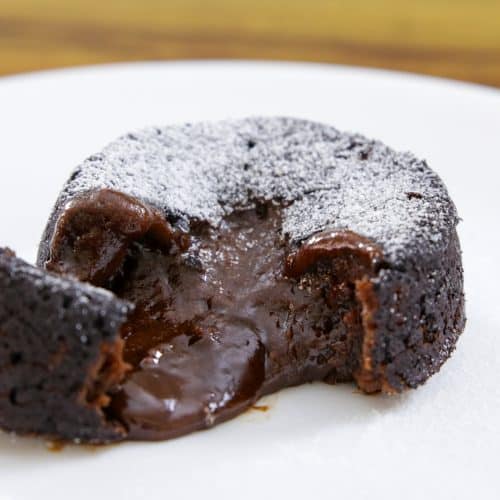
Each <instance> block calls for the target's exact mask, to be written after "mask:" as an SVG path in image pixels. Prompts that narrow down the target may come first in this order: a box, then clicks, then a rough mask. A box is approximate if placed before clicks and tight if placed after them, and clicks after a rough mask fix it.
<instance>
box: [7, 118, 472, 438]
mask: <svg viewBox="0 0 500 500" xmlns="http://www.w3.org/2000/svg"><path fill="white" fill-rule="evenodd" d="M122 196H123V197H124V198H123V199H124V200H125V202H124V203H125V205H123V206H129V207H139V209H138V210H139V212H137V213H144V214H149V215H148V218H146V219H147V220H146V219H144V220H143V221H142V222H140V225H141V224H142V225H144V228H146V229H147V231H149V229H148V228H150V226H151V224H152V222H151V221H152V220H153V219H154V220H155V221H159V220H160V219H161V218H162V217H163V218H164V222H165V224H166V225H165V228H164V229H163V230H162V231H163V234H165V235H166V236H165V238H167V239H168V237H169V236H168V235H169V234H171V235H178V234H191V233H192V232H193V230H194V229H193V228H197V227H198V228H199V227H202V226H204V225H205V226H207V227H210V228H211V229H210V231H213V232H214V233H215V234H217V232H218V231H219V228H220V227H222V226H221V225H223V224H227V223H228V221H230V220H233V219H231V218H234V217H236V218H237V217H239V216H238V214H240V213H241V214H245V213H248V211H252V210H255V209H256V208H257V209H258V210H260V208H259V207H266V206H272V207H279V210H278V211H279V214H278V215H277V217H279V224H278V222H276V224H278V226H276V227H279V232H278V239H279V243H273V245H275V244H276V245H277V246H276V247H272V245H271V246H270V248H280V249H281V250H280V252H281V251H282V253H283V255H285V256H287V258H286V259H283V265H285V260H286V266H285V267H288V269H285V274H286V275H287V276H285V278H286V279H291V280H292V281H291V282H290V283H292V288H293V287H297V288H298V289H300V290H303V287H305V288H307V287H308V286H309V285H310V284H311V283H314V287H316V289H319V288H318V287H320V288H321V286H324V285H325V283H326V282H325V283H323V284H321V276H324V277H325V280H327V282H328V283H327V285H328V286H330V280H333V281H332V283H333V284H334V286H335V287H337V289H336V292H335V293H338V294H339V296H340V297H341V299H339V302H338V303H337V299H336V298H335V299H334V300H333V303H334V304H337V305H339V307H340V309H339V310H337V311H335V307H336V306H335V307H334V306H331V304H330V306H329V307H333V309H331V311H332V318H333V321H334V325H335V326H334V327H332V329H331V331H330V333H329V334H328V332H326V333H327V334H328V335H330V337H328V335H326V337H322V340H317V338H316V337H317V336H316V337H315V336H314V335H313V334H312V333H311V332H309V333H308V334H307V335H305V337H303V338H298V339H297V338H292V337H290V338H288V337H283V338H281V337H280V338H279V339H278V340H276V339H277V338H275V339H274V341H273V340H272V339H271V341H270V342H269V339H268V340H267V341H263V342H264V345H265V349H266V354H265V356H266V375H265V380H266V381H265V383H263V385H262V386H261V387H260V389H259V388H257V389H256V390H255V393H252V394H253V395H252V396H251V397H249V398H247V400H245V404H246V405H247V406H248V404H249V402H251V401H252V398H253V397H258V396H259V395H262V394H265V393H268V392H272V391H273V390H276V389H279V388H280V387H284V386H286V385H294V384H297V383H301V382H304V381H307V380H326V381H328V382H341V381H348V380H354V381H355V382H356V383H357V385H358V386H359V387H360V388H361V389H362V390H363V391H365V392H376V391H384V392H386V393H394V392H400V391H403V390H405V389H407V388H414V387H417V386H418V385H420V384H422V383H424V382H425V381H426V380H427V379H428V378H429V377H430V376H431V375H432V374H434V373H435V372H437V371H438V370H439V368H440V367H441V366H442V364H443V363H444V362H445V361H446V360H447V359H448V357H449V356H450V354H451V352H452V351H453V349H454V347H455V344H456V342H457V339H458V337H459V335H460V333H461V332H462V330H463V328H464V324H465V314H464V295H463V270H462V264H461V252H460V246H459V241H458V236H457V232H456V225H457V223H458V216H457V213H456V209H455V206H454V204H453V202H452V200H451V199H450V197H449V195H448V193H447V190H446V188H445V186H444V184H443V183H442V181H441V180H440V179H439V177H438V176H437V175H436V174H435V173H434V172H433V171H432V170H431V169H430V168H429V167H428V166H427V164H426V163H425V162H424V161H421V160H418V159H416V158H415V157H414V156H413V155H411V154H409V153H398V152H395V151H393V150H391V149H390V148H388V147H387V146H385V145H383V144H381V143H379V142H377V141H372V140H369V139H366V138H364V137H362V136H359V135H356V134H349V133H342V132H339V131H337V130H336V129H334V128H332V127H329V126H326V125H322V124H317V123H312V122H307V121H303V120H296V119H290V118H251V119H245V120H237V121H227V122H219V123H200V124H194V125H193V124H186V125H182V126H170V127H164V128H151V129H148V130H145V131H142V132H137V133H134V134H128V135H126V136H124V137H122V138H120V139H118V140H117V141H115V142H114V143H112V144H110V145H109V146H108V147H107V148H106V149H105V150H104V151H103V152H102V153H99V154H97V155H94V156H92V157H90V158H88V159H87V160H86V161H85V162H84V163H83V164H82V165H80V166H79V167H77V168H76V170H75V171H74V172H73V174H72V175H71V177H70V179H69V180H68V182H67V183H66V185H65V186H64V188H63V191H62V193H61V195H60V197H59V199H58V200H57V202H56V205H55V207H54V210H53V213H52V214H51V216H50V219H49V221H48V224H47V227H46V230H45V232H44V235H43V237H42V241H41V244H40V248H39V255H38V265H39V266H41V267H46V266H48V267H50V268H51V269H54V270H57V271H58V272H72V273H74V274H75V276H80V277H81V279H87V278H82V276H86V275H88V276H90V275H89V274H88V273H87V274H85V273H83V274H81V275H80V274H79V273H78V271H82V269H77V268H74V269H72V268H71V266H69V267H68V265H69V264H71V262H69V261H67V260H66V261H65V257H64V255H68V254H65V252H66V250H67V249H66V248H65V247H64V245H62V244H61V243H60V242H61V241H66V240H68V238H70V239H71V234H70V233H71V231H70V230H68V227H69V226H71V224H72V223H66V222H64V221H66V217H65V214H72V213H74V212H75V211H76V213H77V216H78V213H79V212H78V211H79V210H80V207H87V208H85V210H89V204H88V201H89V200H94V199H96V200H101V201H100V202H99V203H102V204H103V206H105V205H106V204H107V203H108V201H105V200H108V199H110V198H112V199H117V197H118V198H119V197H122ZM92 203H93V202H92ZM92 203H91V204H92ZM113 203H114V202H112V204H111V205H110V207H111V208H109V207H108V208H107V209H106V210H107V213H108V215H106V216H105V218H104V219H95V220H104V221H105V222H104V225H105V226H106V227H108V228H109V227H111V226H113V227H115V226H116V227H118V226H117V225H116V223H115V222H112V220H113V221H116V220H120V221H121V220H125V219H126V217H124V213H125V212H123V213H122V212H119V217H116V214H117V213H118V212H117V210H118V209H116V210H115V209H114V208H113V206H114V205H113ZM91 208H92V207H91ZM82 210H83V208H82ZM92 210H93V209H92ZM119 210H121V209H119ZM132 210H133V211H135V210H136V208H132ZM273 210H274V208H273V209H272V210H271V212H272V211H273ZM103 213H104V212H102V213H101V215H102V214H103ZM110 213H113V214H115V215H112V219H110V217H111V216H110V215H109V214H110ZM151 214H153V215H154V217H153V218H151ZM101 215H100V216H99V217H101ZM71 217H73V215H71ZM141 217H142V216H141ZM244 217H246V216H245V215H244ZM89 220H90V219H89ZM252 220H253V219H252ZM276 221H278V219H276ZM233 222H234V221H233ZM120 224H123V222H120ZM238 224H240V222H238ZM238 224H236V225H235V227H237V228H239V227H242V226H240V225H238ZM258 224H260V222H259V223H258ZM273 224H274V223H273ZM159 225H161V224H160V222H155V223H154V227H159ZM65 226H68V227H65ZM141 227H142V226H141ZM262 227H263V226H262ZM273 227H275V226H273ZM134 230H135V226H134ZM113 231H115V229H113ZM117 231H121V230H120V229H117ZM129 232H130V231H129ZM195 232H196V231H195ZM156 233H158V230H156ZM156 233H155V234H156ZM61 235H62V236H61ZM68 235H69V236H68ZM110 235H111V240H113V241H120V242H122V243H123V242H126V245H129V243H130V242H129V240H128V239H127V238H128V236H127V238H124V234H119V233H116V232H111V233H110ZM108 236H109V235H108ZM115 237H118V240H116V238H115ZM155 237H156V236H155ZM228 241H229V243H230V244H233V242H232V240H231V238H229V239H228ZM122 243H120V244H122ZM199 243H200V244H201V245H202V246H203V245H205V244H206V241H205V240H203V238H202V239H201V240H200V242H199ZM229 243H228V244H229ZM253 243H255V242H253ZM140 244H141V245H142V244H143V243H140ZM122 246H123V252H122V250H120V252H122V255H125V253H126V252H128V251H129V250H128V249H127V248H126V247H125V245H122ZM120 248H122V247H120ZM150 250H151V249H150ZM150 250H148V251H150ZM70 251H72V250H71V248H70ZM181 253H182V252H181ZM188 254H189V252H188ZM188 254H186V255H187V256H188V257H187V258H188V259H189V258H193V255H191V257H189V255H188ZM279 255H280V256H282V254H281V253H280V254H279ZM181 257H182V256H181ZM194 257H195V260H196V259H198V257H197V256H196V255H194ZM182 258H184V257H182ZM182 258H180V257H179V259H180V260H179V262H182ZM280 258H281V257H280ZM77 260H78V259H77ZM162 262H163V261H162ZM169 262H170V261H169ZM186 262H187V260H186ZM148 265H149V264H148ZM169 265H170V264H169ZM176 265H177V264H176ZM182 265H184V264H182ZM200 265H202V264H200ZM210 265H211V264H210ZM58 266H59V267H58ZM278 267H279V266H278ZM351 268H353V269H354V268H355V271H351V270H350V269H351ZM221 273H222V274H223V270H222V271H221ZM321 273H324V274H321ZM335 275H336V278H335ZM339 276H340V277H341V278H342V276H343V278H342V279H340V278H339ZM55 279H56V278H55ZM106 279H107V278H106ZM294 280H295V281H294ZM339 280H340V281H339ZM342 280H344V281H345V283H342ZM90 281H92V280H90ZM93 282H94V283H97V282H95V281H93ZM104 282H105V280H104V281H102V285H103V286H105V283H104ZM73 283H74V282H73ZM98 284H99V285H100V284H101V283H100V282H99V283H98ZM16 286H18V285H16ZM75 286H77V285H75ZM280 286H283V287H284V288H283V290H285V292H286V290H287V288H286V287H285V285H283V284H281V285H280ZM287 286H288V285H287ZM2 288H4V286H3V285H2ZM92 290H96V289H95V288H93V289H92ZM298 293H299V295H300V293H301V292H298ZM343 294H346V295H345V296H344V295H343ZM120 296H121V295H120ZM311 296H314V295H311ZM319 296H320V295H318V296H317V297H319ZM108 297H110V298H109V302H108V304H109V307H110V308H111V309H113V308H114V307H117V304H120V302H118V301H117V300H118V299H113V296H112V295H109V294H108ZM342 297H344V298H343V299H342ZM290 300H291V302H290V303H292V302H293V300H292V299H290ZM294 300H296V299H294ZM315 300H316V299H315ZM321 300H322V299H321ZM19 307H20V309H19V311H21V310H23V307H25V305H24V304H22V303H21V304H20V306H19ZM54 307H55V309H54V311H55V310H56V306H54ZM325 307H326V306H325ZM318 309H320V310H321V307H319V308H318ZM329 311H330V310H328V309H324V310H323V312H322V313H324V314H329ZM123 314H125V312H123ZM273 314H274V312H273ZM315 314H316V313H315ZM317 316H319V313H318V314H317ZM304 318H305V321H306V322H307V321H309V319H308V317H307V316H304ZM0 319H1V318H0ZM3 321H5V320H2V321H0V331H1V330H2V329H3V331H4V332H5V333H6V334H5V335H4V337H6V338H10V335H11V334H10V333H9V332H7V330H6V328H5V327H4V326H3ZM72 321H73V323H74V322H75V321H78V318H77V316H75V317H74V318H72ZM122 321H124V317H123V316H122ZM70 323H71V322H69V323H68V322H67V324H70ZM329 328H330V327H329ZM113 331H114V335H115V336H116V329H115V330H113ZM313 333H314V332H313ZM323 333H325V332H323ZM323 333H322V335H323ZM34 334H35V333H34V332H31V333H30V332H26V333H25V335H26V340H23V342H29V338H31V336H33V335H34ZM65 335H70V333H69V332H68V333H65V334H62V336H63V337H64V336H65ZM252 335H253V334H252ZM308 335H309V337H308ZM96 338H97V337H96ZM252 338H253V336H252ZM346 339H347V340H346ZM261 340H262V339H261ZM266 342H267V343H266ZM97 344H99V341H97ZM101 344H102V342H101ZM189 345H191V344H189ZM196 345H197V346H201V345H202V344H201V343H200V344H196ZM318 346H319V347H318ZM16 348H17V347H16ZM6 349H7V351H8V353H9V356H10V355H11V353H12V352H14V351H13V348H12V346H10V345H8V346H7V348H6ZM197 349H198V347H197ZM200 349H201V347H200ZM273 349H276V352H278V353H279V354H278V356H277V358H275V359H274V358H273V356H272V354H273V352H272V350H273ZM315 349H316V351H314V350H315ZM318 349H319V350H318ZM339 349H340V350H339ZM345 350H348V352H347V354H346V353H345V352H344V351H345ZM7 351H6V352H7ZM312 352H315V356H313V357H311V353H312ZM283 353H286V355H285V354H283ZM290 353H293V355H292V356H290ZM297 353H298V354H297ZM339 353H340V354H339ZM95 356H97V354H96V352H94V358H92V359H93V360H94V361H93V362H94V365H95V362H96V361H95ZM259 356H260V351H259ZM68 359H69V356H68ZM77 359H78V357H77ZM294 360H295V361H294ZM299 360H300V363H301V364H302V365H303V366H302V368H303V369H302V370H299V371H297V370H294V367H291V368H292V369H291V370H288V371H287V369H286V368H287V365H290V364H293V363H294V362H297V363H299ZM311 360H312V361H311ZM346 360H347V361H346ZM342 363H345V364H344V365H342ZM94 365H92V364H88V365H78V368H75V369H76V370H77V371H78V370H79V371H80V372H81V373H80V379H81V380H83V379H85V380H86V377H87V376H88V373H89V370H90V369H91V366H94ZM68 369H69V368H68ZM20 373H22V372H20ZM273 373H274V375H273ZM0 380H1V379H0ZM108 389H109V388H108ZM42 392H43V389H42ZM108 392H109V391H108ZM101 393H102V394H103V395H104V396H106V391H101ZM40 397H42V396H40ZM45 397H47V398H49V399H50V398H51V397H53V396H52V395H50V394H45ZM73 401H74V400H73ZM80 402H81V401H80ZM103 406H105V405H103ZM243 407H244V405H243V406H242V407H241V408H243ZM75 411H76V410H75ZM100 411H101V410H100V409H99V411H98V412H97V416H98V417H96V412H95V410H94V411H93V413H92V412H91V413H92V415H93V416H94V418H97V420H94V421H93V423H89V427H88V432H87V434H86V435H85V436H78V437H79V438H80V439H83V440H94V441H108V440H112V439H120V434H119V432H118V431H117V427H116V424H113V425H111V424H110V423H109V422H108V421H104V420H103V419H102V413H99V412H100ZM238 411H242V410H241V409H239V410H238ZM2 412H3V410H2V407H0V425H1V426H3V427H6V428H12V427H9V425H11V424H10V422H11V420H12V417H11V416H9V417H7V418H6V417H4V420H2ZM4 415H5V412H4ZM99 418H100V419H101V420H99ZM217 418H218V417H214V420H210V422H211V423H210V424H206V425H205V424H204V423H201V424H198V423H197V424H196V426H195V425H193V426H192V427H191V430H193V429H196V428H202V427H204V426H209V425H212V424H213V421H219V420H217ZM225 418H228V417H227V416H224V417H222V416H221V417H220V421H222V420H224V419H225ZM2 422H3V423H2ZM44 425H45V427H44ZM44 425H39V426H36V428H34V427H33V425H32V426H31V429H28V428H29V423H27V424H26V429H25V431H28V430H31V431H33V432H39V433H43V434H52V431H47V428H50V427H47V426H46V424H44ZM54 425H56V424H55V423H54ZM92 425H94V431H92ZM110 425H111V428H112V432H115V434H114V436H111V435H110V436H108V435H107V434H101V433H102V432H104V433H106V432H111V431H110ZM70 427H71V426H70ZM126 427H127V426H126ZM19 430H21V431H23V429H22V428H20V429H19ZM127 430H128V429H125V430H124V428H121V430H120V432H121V433H122V434H121V438H124V437H126V435H127ZM141 432H142V431H141ZM141 432H138V433H137V434H136V437H138V438H146V439H149V438H150V437H149V434H148V435H147V434H146V433H142V434H141ZM162 432H163V434H161V433H160V435H161V436H163V437H171V436H173V435H174V434H172V433H170V434H169V432H170V430H169V429H166V430H163V431H162ZM184 432H186V430H179V432H178V433H177V434H176V435H178V434H180V433H184ZM54 433H55V434H59V435H60V436H61V437H67V438H69V437H76V436H71V432H70V430H68V431H67V433H66V434H64V433H63V432H60V431H59V430H58V429H55V431H54ZM131 434H133V432H132V433H131ZM128 437H130V436H128ZM132 437H133V436H132Z"/></svg>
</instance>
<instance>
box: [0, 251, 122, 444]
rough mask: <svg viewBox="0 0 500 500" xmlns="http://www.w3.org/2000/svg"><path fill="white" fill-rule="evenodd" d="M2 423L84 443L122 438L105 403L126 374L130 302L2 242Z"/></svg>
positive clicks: (24, 431) (10, 428)
mask: <svg viewBox="0 0 500 500" xmlns="http://www.w3.org/2000/svg"><path fill="white" fill-rule="evenodd" d="M0 291H1V292H0V367H1V368H0V427H2V428H3V429H6V430H8V431H15V432H17V433H19V434H43V435H45V436H48V437H53V438H56V439H64V440H74V441H81V442H90V443H91V442H110V441H115V440H119V439H123V437H124V436H125V429H124V428H123V426H122V425H121V424H120V423H119V422H116V421H110V420H109V419H107V418H106V417H105V415H104V414H103V412H102V410H101V407H102V406H103V405H105V404H106V401H105V400H103V398H107V395H106V390H107V389H109V385H114V384H116V382H117V380H119V379H120V378H121V377H122V376H123V370H124V367H123V366H121V363H120V355H121V353H120V351H121V342H122V341H121V338H120V327H121V325H122V323H123V322H124V321H125V319H126V317H127V315H128V313H129V312H130V310H131V307H132V306H131V304H127V303H126V302H123V301H121V300H118V299H116V298H115V297H114V296H113V295H112V294H111V293H109V292H107V291H105V290H102V289H97V288H94V287H92V286H90V285H87V284H84V283H80V282H78V281H75V280H73V279H66V278H62V277H60V276H54V275H51V274H49V273H47V272H45V271H43V270H41V269H38V268H35V267H33V266H30V265H29V264H27V263H26V262H24V261H22V260H20V259H18V258H16V257H15V256H14V254H13V253H12V252H10V251H8V250H5V249H0Z"/></svg>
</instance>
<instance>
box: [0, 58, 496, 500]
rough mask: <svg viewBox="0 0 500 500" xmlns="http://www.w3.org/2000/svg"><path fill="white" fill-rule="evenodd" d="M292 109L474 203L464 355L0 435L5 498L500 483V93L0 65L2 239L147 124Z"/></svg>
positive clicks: (274, 71) (371, 78)
mask: <svg viewBox="0 0 500 500" xmlns="http://www.w3.org/2000/svg"><path fill="white" fill-rule="evenodd" d="M257 114H263V115H273V114H280V115H292V116H300V117H305V118H310V119H313V120H320V121H324V122H328V123H331V124H333V125H335V126H337V127H338V128H340V129H349V130H355V131H359V132H362V133H364V134H366V135H368V136H371V137H376V138H379V139H382V140H383V141H385V142H387V143H388V144H389V145H391V146H393V147H395V148H398V149H409V150H412V151H413V152H415V153H416V154H417V155H418V156H421V157H424V158H426V159H427V160H428V161H429V163H430V165H431V166H432V167H433V168H434V169H435V170H436V171H437V172H438V173H439V174H440V175H441V176H442V177H443V179H444V180H445V182H446V183H447V185H448V187H449V189H450V192H451V195H452V197H453V198H454V200H455V201H456V204H457V206H458V209H459V212H460V214H461V216H462V218H463V222H462V224H461V225H460V235H461V238H462V243H463V250H464V265H465V270H466V289H467V290H466V292H467V313H468V324H467V328H466V331H465V333H464V335H463V337H462V339H461V340H460V342H459V344H458V349H457V351H456V352H455V354H454V356H453V358H452V359H451V360H449V361H448V362H447V363H446V365H445V366H444V367H443V369H442V370H441V372H440V373H439V374H438V375H436V376H434V377H433V378H432V379H431V380H430V381H429V382H428V383H427V384H426V385H425V386H423V387H421V388H419V389H418V390H416V391H412V392H409V393H407V394H404V395H402V396H397V397H383V396H372V397H368V396H364V395H362V394H359V393H357V392H356V391H355V388H354V387H353V386H350V385H343V386H338V387H331V386H327V385H323V384H314V385H308V386H305V387H299V388H295V389H289V390H286V391H282V392H280V393H279V394H278V395H274V396H271V397H269V398H267V401H266V402H265V404H268V405H269V406H270V409H269V411H268V412H265V413H261V412H256V411H253V412H249V413H247V414H245V415H243V416H241V417H239V418H237V419H235V420H233V421H231V422H228V423H226V424H223V425H220V426H218V427H216V428H214V429H212V430H210V431H205V432H198V433H195V434H192V435H189V436H186V437H183V438H180V439H176V440H173V441H168V442H163V443H128V444H127V443H126V444H120V445H115V446H110V447H104V448H100V449H96V448H94V449H89V448H76V447H67V448H65V449H63V450H62V451H60V452H58V453H54V452H50V451H47V448H46V446H45V444H44V443H43V442H42V441H39V440H35V439H25V438H24V439H22V438H15V437H11V436H7V435H0V499H1V500H14V499H25V498H30V499H31V498H36V499H51V500H57V499H65V500H66V499H67V498H68V497H69V498H72V499H74V500H77V499H86V500H87V499H91V498H120V499H129V498H130V499H135V498H148V499H153V498H155V499H158V498H169V499H170V498H172V499H182V498H193V499H194V498H204V499H206V500H208V499H211V498H217V499H222V498H235V499H247V498H248V499H252V500H255V498H286V499H292V498H339V499H346V498H358V499H364V498H366V499H371V500H374V499H378V498H384V499H399V498H404V499H419V500H420V499H422V498H454V499H457V498H463V499H466V498H467V499H470V498H481V499H489V498H499V497H500V493H499V492H500V486H499V485H498V477H497V476H498V454H499V452H500V430H499V425H500V382H499V375H500V370H499V362H500V314H499V313H500V311H499V306H498V300H499V299H498V294H499V291H498V287H499V284H498V283H500V273H499V271H498V268H499V259H500V250H499V249H500V230H499V229H500V227H499V216H500V174H499V170H500V168H499V167H500V164H499V162H500V159H499V157H500V93H499V92H497V91H495V90H492V89H487V88H482V87H479V86H472V85H466V84H460V83H454V82H449V81H444V80H437V79H429V78H421V77H416V76H409V75H404V74H397V73H388V72H380V71H369V70H361V69H353V68H343V67H333V66H321V65H305V64H282V63H266V64H263V63H222V62H215V63H198V62H194V63H169V64H134V65H115V66H103V67H91V68H83V69H77V70H66V71H56V72H49V73H41V74H34V75H26V76H21V77H13V78H7V79H3V80H0V172H1V175H0V228H1V233H0V238H1V241H0V244H1V245H6V244H7V245H9V246H11V247H12V248H14V249H16V250H17V251H18V254H19V255H20V256H22V257H24V258H27V259H28V260H30V261H33V260H34V256H35V251H36V247H37V244H38V239H39V237H40V234H41V231H42V228H43V226H44V222H45V220H46V218H47V216H48V214H49V211H50V208H51V205H52V203H53V202H54V200H55V198H56V195H57V193H58V190H59V188H60V187H61V185H62V184H63V182H64V180H65V179H66V177H67V175H68V173H69V172H70V170H71V168H72V167H73V166H75V165H76V164H77V163H79V162H80V161H81V160H82V159H83V158H85V157H86V156H88V155H89V154H90V153H93V152H95V151H98V150H100V149H101V147H102V146H104V145H105V144H106V143H107V142H108V141H110V140H112V139H114V138H115V136H117V135H119V134H121V133H124V132H126V131H129V130H131V129H136V128H140V127H143V126H146V125H152V124H166V123H172V122H183V121H188V120H206V119H221V118H228V117H242V116H245V115H257Z"/></svg>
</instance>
